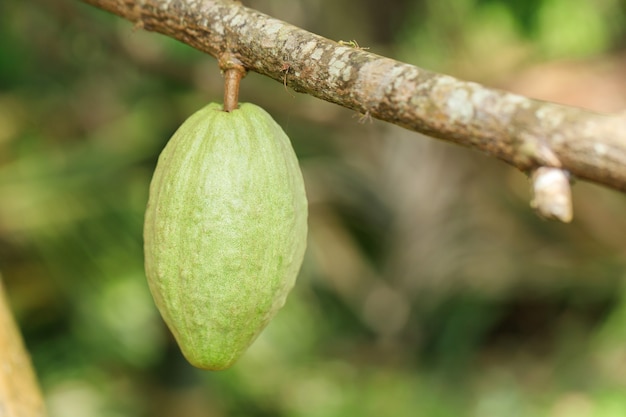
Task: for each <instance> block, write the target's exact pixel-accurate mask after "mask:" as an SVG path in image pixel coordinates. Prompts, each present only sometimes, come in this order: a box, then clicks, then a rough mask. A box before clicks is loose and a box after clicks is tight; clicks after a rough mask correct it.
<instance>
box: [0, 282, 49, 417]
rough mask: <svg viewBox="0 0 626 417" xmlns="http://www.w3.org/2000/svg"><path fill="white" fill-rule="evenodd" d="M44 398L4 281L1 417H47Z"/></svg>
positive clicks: (0, 341) (0, 312)
mask: <svg viewBox="0 0 626 417" xmlns="http://www.w3.org/2000/svg"><path fill="white" fill-rule="evenodd" d="M45 414H46V413H45V410H44V405H43V398H42V396H41V392H40V391H39V386H38V385H37V379H36V378H35V373H34V372H33V368H32V366H31V363H30V357H29V356H28V353H27V352H26V349H25V348H24V344H23V343H22V337H21V335H20V332H19V329H18V327H17V325H16V324H15V320H14V319H13V315H12V314H11V310H10V309H9V305H8V302H7V299H6V297H5V295H4V288H3V285H2V280H1V279H0V416H3V417H44V416H45Z"/></svg>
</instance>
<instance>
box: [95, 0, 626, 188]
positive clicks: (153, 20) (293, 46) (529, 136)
mask: <svg viewBox="0 0 626 417" xmlns="http://www.w3.org/2000/svg"><path fill="white" fill-rule="evenodd" d="M83 1H85V2H86V3H89V4H92V5H94V6H97V7H99V8H102V9H104V10H107V11H110V12H112V13H115V14H117V15H119V16H121V17H124V18H126V19H128V20H130V21H132V22H134V23H135V26H136V28H143V29H145V30H149V31H156V32H160V33H163V34H165V35H167V36H170V37H173V38H175V39H178V40H180V41H182V42H184V43H186V44H188V45H190V46H193V47H195V48H197V49H199V50H201V51H204V52H206V53H208V54H210V55H212V56H214V57H216V58H217V59H218V60H219V61H220V65H221V66H222V67H223V66H224V65H225V64H227V61H235V62H236V63H238V64H242V65H243V66H244V67H245V68H246V69H247V70H249V71H255V72H258V73H260V74H264V75H266V76H268V77H271V78H273V79H275V80H276V81H279V82H280V83H284V84H285V85H286V86H289V87H291V88H292V89H293V90H295V91H297V92H302V93H306V94H310V95H312V96H315V97H318V98H320V99H323V100H326V101H329V102H332V103H336V104H339V105H341V106H344V107H346V108H350V109H353V110H355V111H357V112H359V113H361V115H362V116H363V120H367V119H369V118H372V117H373V118H377V119H380V120H384V121H387V122H390V123H394V124H397V125H399V126H402V127H405V128H407V129H411V130H414V131H417V132H421V133H424V134H426V135H429V136H432V137H435V138H438V139H443V140H446V141H450V142H454V143H457V144H459V145H463V146H466V147H470V148H474V149H478V150H480V151H483V152H485V153H487V154H489V155H491V156H494V157H496V158H499V159H501V160H503V161H505V162H507V163H509V164H511V165H513V166H515V167H517V168H518V169H520V170H522V171H525V172H532V171H534V170H535V169H537V168H539V167H542V166H547V167H553V168H557V169H562V170H564V171H567V172H569V173H571V174H573V175H574V176H575V177H577V178H581V179H586V180H589V181H593V182H596V183H599V184H603V185H606V186H608V187H612V188H614V189H617V190H621V191H626V117H625V116H626V113H625V114H624V115H605V114H599V113H595V112H591V111H587V110H583V109H580V108H576V107H569V106H564V105H558V104H554V103H547V102H543V101H539V100H532V99H529V98H526V97H523V96H519V95H516V94H510V93H507V92H504V91H500V90H496V89H490V88H487V87H484V86H482V85H479V84H477V83H473V82H466V81H463V80H458V79H455V78H453V77H451V76H448V75H444V74H436V73H433V72H430V71H427V70H424V69H422V68H418V67H415V66H412V65H408V64H405V63H402V62H398V61H395V60H392V59H389V58H385V57H382V56H379V55H375V54H373V53H370V52H368V51H364V50H362V49H361V48H359V47H358V45H356V44H346V43H343V44H340V43H338V42H335V41H332V40H329V39H326V38H323V37H321V36H318V35H315V34H312V33H310V32H307V31H305V30H302V29H300V28H297V27H295V26H292V25H289V24H287V23H285V22H282V21H280V20H277V19H273V18H271V17H269V16H267V15H264V14H262V13H260V12H257V11H255V10H252V9H249V8H247V7H244V6H243V5H242V4H241V3H239V2H236V1H234V0H203V1H186V0H144V1H138V0H83Z"/></svg>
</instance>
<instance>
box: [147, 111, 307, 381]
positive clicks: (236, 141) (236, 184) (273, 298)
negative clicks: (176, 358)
mask: <svg viewBox="0 0 626 417" xmlns="http://www.w3.org/2000/svg"><path fill="white" fill-rule="evenodd" d="M306 235H307V201H306V195H305V190H304V182H303V179H302V173H301V171H300V167H299V165H298V160H297V158H296V155H295V153H294V151H293V148H292V147H291V142H290V141H289V138H288V137H287V135H286V134H285V133H284V132H283V130H282V129H281V128H280V126H279V125H278V124H277V123H276V122H275V121H274V120H273V119H272V117H271V116H270V115H269V114H268V113H267V112H265V110H263V109H262V108H260V107H258V106H255V105H253V104H248V103H243V104H241V105H240V107H239V108H238V109H236V110H233V111H232V112H228V113H227V112H224V111H222V106H221V105H220V104H216V103H212V104H209V105H208V106H206V107H204V108H203V109H201V110H199V111H198V112H196V113H195V114H193V115H192V116H191V117H189V119H187V120H186V121H185V122H184V123H183V124H182V126H180V128H179V129H178V130H177V131H176V133H175V134H174V136H172V138H171V139H170V141H169V142H168V143H167V145H166V146H165V148H164V149H163V152H162V153H161V155H160V156H159V160H158V163H157V167H156V170H155V172H154V176H153V178H152V182H151V184H150V196H149V200H148V207H147V210H146V217H145V224H144V252H145V267H146V275H147V278H148V283H149V286H150V290H151V292H152V295H153V297H154V300H155V303H156V305H157V308H158V309H159V311H160V313H161V315H162V316H163V319H164V320H165V322H166V323H167V325H168V327H169V328H170V330H171V331H172V333H173V334H174V337H175V338H176V340H177V342H178V345H179V346H180V348H181V350H182V352H183V354H184V355H185V357H186V358H187V360H188V361H189V362H190V363H191V364H192V365H194V366H196V367H198V368H202V369H211V370H219V369H226V368H228V367H230V366H231V365H232V364H233V363H234V362H235V361H236V360H237V359H238V358H239V357H240V356H241V355H242V354H243V353H244V352H245V350H246V349H247V348H248V346H249V345H250V344H251V343H252V342H253V341H254V339H255V338H256V337H257V336H258V334H259V333H260V332H261V331H262V330H263V329H264V328H265V326H266V325H267V324H268V322H269V321H270V319H271V318H272V317H273V316H274V315H275V314H276V313H277V311H278V310H279V309H280V308H281V307H282V306H283V304H284V303H285V298H286V297H287V294H288V293H289V291H290V290H291V289H292V287H293V285H294V283H295V279H296V276H297V274H298V272H299V270H300V266H301V264H302V258H303V255H304V250H305V246H306Z"/></svg>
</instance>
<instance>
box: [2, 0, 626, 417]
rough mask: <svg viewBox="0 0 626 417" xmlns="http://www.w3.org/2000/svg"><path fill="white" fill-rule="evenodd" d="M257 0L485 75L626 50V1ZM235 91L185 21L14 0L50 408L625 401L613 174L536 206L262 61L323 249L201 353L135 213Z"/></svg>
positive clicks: (370, 41) (11, 75) (150, 411)
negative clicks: (253, 336)
mask: <svg viewBox="0 0 626 417" xmlns="http://www.w3.org/2000/svg"><path fill="white" fill-rule="evenodd" d="M245 3H246V4H248V5H250V6H251V7H255V8H257V9H259V10H261V11H264V12H266V13H268V14H271V15H273V16H276V17H278V18H282V19H284V20H287V21H289V22H291V23H294V24H296V25H299V26H301V27H304V28H306V29H308V30H312V31H314V32H317V33H320V34H322V35H324V36H326V37H329V38H332V39H337V40H339V39H343V40H352V39H355V40H357V41H358V43H359V44H360V45H361V46H368V47H369V48H370V49H371V51H372V52H376V53H379V54H381V55H387V56H391V57H394V58H398V59H401V60H404V61H407V62H411V63H414V64H416V65H420V66H423V67H425V68H428V69H432V70H437V71H443V72H447V73H450V74H452V75H456V76H459V77H462V78H469V79H475V80H477V81H481V82H485V83H491V84H493V85H501V83H503V82H504V81H503V80H506V79H507V78H508V77H512V74H514V73H516V72H517V71H521V70H523V69H524V68H526V67H529V66H532V65H535V64H537V63H540V62H542V61H546V60H554V59H560V60H564V59H565V60H571V59H574V58H575V59H579V60H582V61H579V62H584V60H586V59H594V60H596V61H597V60H599V61H600V62H602V63H604V64H605V65H609V64H608V62H613V61H611V60H610V59H611V57H613V56H623V48H624V47H625V46H626V42H625V37H626V30H625V27H626V5H625V4H624V3H623V1H620V0H596V1H592V0H532V1H521V0H519V1H518V0H509V1H505V0H500V1H499V0H446V1H441V0H423V1H408V0H396V1H388V2H378V1H374V0H370V1H358V0H344V1H340V2H335V1H331V0H306V1H305V0H302V1H298V2H285V1H281V0H256V1H253V0H250V1H248V2H245ZM622 68H626V66H624V67H622ZM581 88H584V86H581ZM221 94H222V79H221V76H220V74H219V70H218V68H217V64H216V62H215V60H214V59H213V58H211V57H208V56H205V55H203V54H201V53H200V52H198V51H195V50H193V49H191V48H189V47H187V46H185V45H182V44H180V43H177V42H176V41H173V40H171V39H167V38H165V37H163V36H160V35H157V34H151V33H144V32H142V31H136V30H133V28H132V25H131V24H130V23H128V22H126V21H123V20H121V19H118V18H116V17H114V16H111V15H108V14H106V13H104V12H101V11H99V10H96V9H94V8H92V7H90V6H87V5H85V4H82V3H80V2H72V1H61V0H57V1H49V0H48V1H44V0H36V1H32V2H19V1H8V2H7V1H4V2H2V3H0V269H1V270H2V272H3V277H4V279H5V281H6V284H7V287H8V292H9V295H10V297H11V302H12V306H13V309H14V311H15V313H16V316H17V318H18V320H19V322H20V325H21V328H22V331H23V333H24V337H25V340H26V343H27V345H28V347H29V349H30V352H31V354H32V356H33V360H34V363H35V366H36V369H37V372H38V374H39V376H40V379H41V384H42V387H43V390H44V393H45V396H46V401H47V403H48V406H49V409H50V413H51V415H52V416H53V417H54V416H63V417H72V416H81V417H84V416H107V417H108V416H156V417H158V416H191V417H193V416H201V415H202V416H270V415H271V416H298V417H299V416H306V417H314V416H324V417H328V416H341V417H350V416H381V415H382V416H384V415H389V416H396V417H401V416H429V417H437V416H443V417H445V416H451V417H452V416H455V417H457V416H480V417H483V416H498V417H499V416H504V415H506V416H517V415H520V416H521V415H536V416H554V417H558V416H573V417H577V416H580V417H592V416H593V417H608V416H617V415H623V414H624V413H626V396H624V394H623V393H624V390H625V389H626V379H625V378H624V375H626V299H625V296H626V287H625V286H624V283H625V280H626V260H625V254H626V238H625V236H626V216H624V212H625V209H626V200H625V199H624V196H623V195H622V194H619V193H616V192H613V191H609V190H604V189H601V188H599V187H596V186H592V185H589V184H583V183H578V184H576V186H575V187H574V192H575V197H576V198H575V216H576V217H575V218H576V220H575V221H574V223H573V224H571V225H560V224H554V223H548V222H544V221H542V220H540V219H538V218H536V217H535V216H534V214H532V213H531V211H530V209H529V208H528V206H527V201H528V191H527V183H526V180H525V178H524V176H523V175H522V174H520V173H519V172H517V171H514V170H512V169H511V168H509V167H508V166H504V165H503V164H501V163H499V162H497V161H494V160H491V159H490V158H489V157H487V156H484V155H480V154H477V153H474V152H471V151H467V150H464V149H460V148H457V147H455V146H451V145H448V144H444V143H440V142H437V141H433V140H431V139H428V138H424V137H421V136H420V135H417V134H414V133H411V132H407V131H404V130H402V129H400V128H397V127H394V126H390V125H387V124H384V123H381V122H373V123H369V122H367V121H366V120H361V121H365V123H359V115H355V114H353V113H352V112H350V111H347V110H345V109H342V108H339V107H338V106H334V105H332V104H329V103H325V102H321V101H319V100H316V99H313V98H311V97H306V96H301V95H296V94H295V93H290V92H288V91H286V90H285V88H284V87H283V86H282V85H281V84H279V83H276V82H274V81H272V80H269V79H266V78H263V77H261V76H259V75H257V74H249V75H248V77H246V79H245V80H244V84H243V86H242V100H243V101H252V102H255V103H256V104H258V105H261V106H263V107H264V108H266V109H267V110H268V111H269V112H270V113H271V114H272V115H273V116H274V117H275V119H276V120H277V121H279V123H281V125H282V126H283V127H284V129H285V130H286V132H287V134H288V135H289V136H290V137H291V138H292V140H293V143H294V147H295V149H296V152H297V153H298V155H299V157H300V161H301V166H302V169H303V172H304V175H305V180H306V184H307V193H308V197H309V200H310V221H309V222H310V237H309V248H308V251H307V255H306V259H305V263H304V266H303V270H302V272H301V275H300V277H299V281H298V284H297V286H296V289H295V291H294V293H293V294H292V295H291V297H290V298H289V300H288V303H287V305H286V307H285V308H284V310H283V311H282V312H281V313H280V314H279V315H278V317H277V318H276V319H275V321H274V322H272V324H271V325H270V326H269V327H268V329H267V330H266V331H265V332H264V333H263V334H262V336H261V337H260V338H259V340H258V341H257V342H256V343H255V344H254V346H253V347H252V348H251V349H250V351H249V352H248V353H247V354H246V356H245V357H244V358H243V359H242V360H241V362H240V363H238V364H237V365H236V366H235V367H234V368H232V369H231V370H228V371H224V372H219V373H206V372H202V371H199V370H196V369H194V368H192V367H190V366H189V365H188V364H187V363H186V362H185V361H184V359H183V358H182V357H181V355H180V353H179V351H178V348H177V347H176V346H175V344H174V342H173V340H172V338H171V336H170V335H169V333H168V331H167V329H166V328H165V327H164V325H163V323H162V321H161V319H160V317H159V316H158V313H157V311H156V309H155V307H154V305H153V303H152V299H151V298H150V295H149V293H148V289H147V285H146V283H145V278H144V274H143V254H142V237H141V235H142V222H143V212H144V208H145V203H146V200H147V190H148V184H149V181H150V178H151V173H152V171H153V169H154V165H155V163H156V158H157V156H158V153H159V152H160V150H161V149H162V148H163V146H164V144H165V143H166V141H167V139H168V138H169V137H170V135H171V134H172V133H173V131H174V130H175V129H176V127H177V126H178V125H179V124H180V123H181V122H182V121H183V120H184V119H185V118H186V117H187V116H188V115H190V114H191V113H192V112H193V111H195V110H196V109H198V108H199V107H201V106H203V105H204V104H205V103H206V102H208V101H220V100H221ZM622 103H623V102H622Z"/></svg>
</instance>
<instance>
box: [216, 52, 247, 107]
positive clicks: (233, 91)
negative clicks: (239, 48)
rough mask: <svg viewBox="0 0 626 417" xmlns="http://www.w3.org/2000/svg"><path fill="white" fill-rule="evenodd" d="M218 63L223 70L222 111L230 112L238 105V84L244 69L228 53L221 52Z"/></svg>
mask: <svg viewBox="0 0 626 417" xmlns="http://www.w3.org/2000/svg"><path fill="white" fill-rule="evenodd" d="M219 64H220V68H221V69H222V71H223V72H224V111H226V112H230V111H233V110H235V109H236V108H237V107H238V106H239V84H240V82H241V79H242V78H243V77H245V76H246V69H245V68H244V66H243V65H242V64H241V61H239V60H238V59H237V58H235V57H233V56H232V55H231V54H230V53H225V54H223V55H222V56H221V57H220V60H219Z"/></svg>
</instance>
